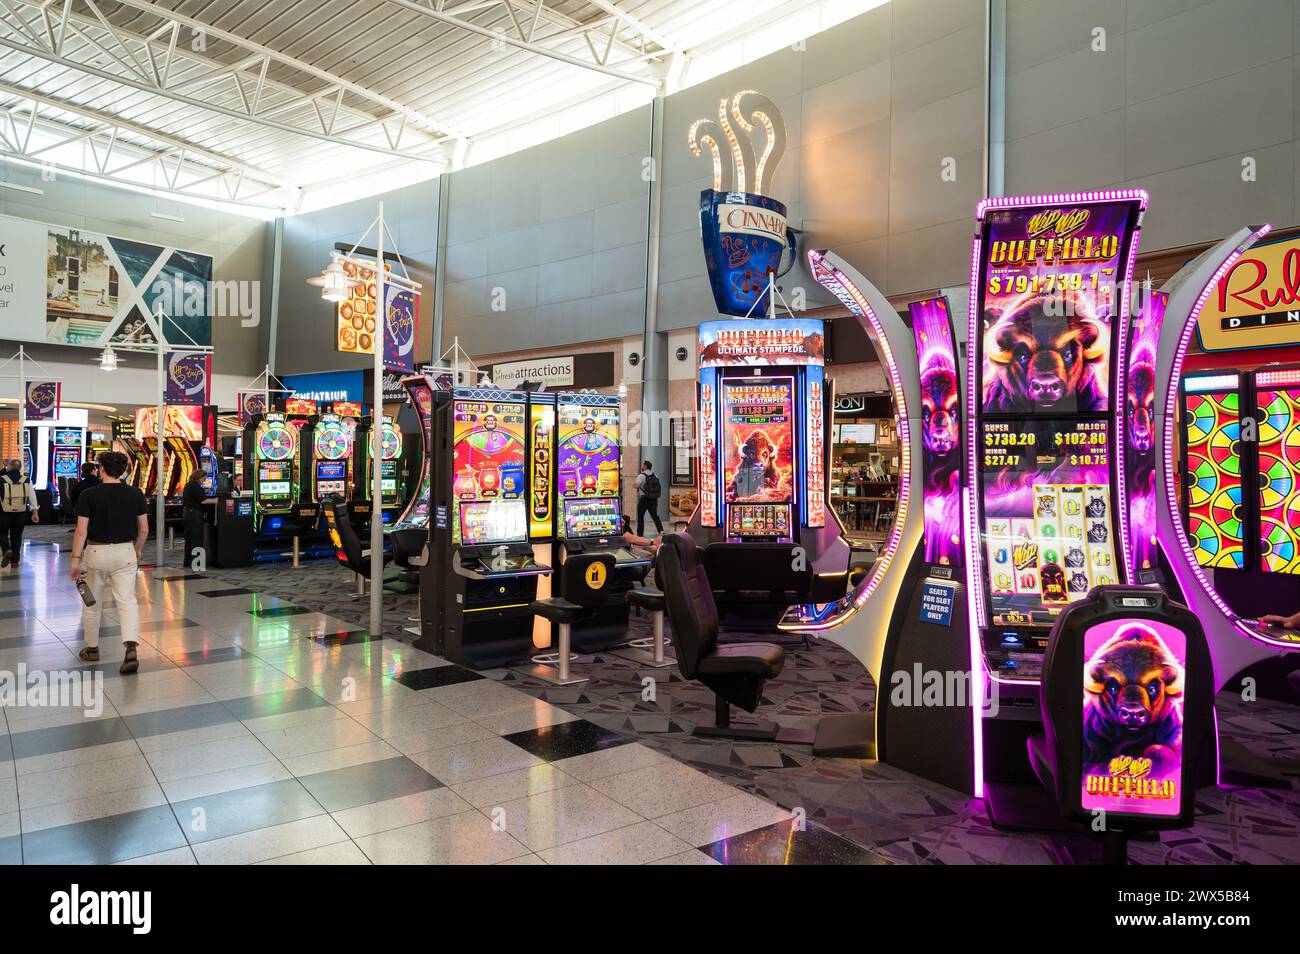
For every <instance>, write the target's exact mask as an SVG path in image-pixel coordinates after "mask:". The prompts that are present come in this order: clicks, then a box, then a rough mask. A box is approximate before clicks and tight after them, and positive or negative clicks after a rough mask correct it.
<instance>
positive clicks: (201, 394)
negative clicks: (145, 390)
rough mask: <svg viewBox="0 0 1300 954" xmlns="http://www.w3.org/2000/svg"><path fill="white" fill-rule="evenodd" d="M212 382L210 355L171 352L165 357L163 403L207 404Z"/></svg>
mask: <svg viewBox="0 0 1300 954" xmlns="http://www.w3.org/2000/svg"><path fill="white" fill-rule="evenodd" d="M211 383H212V355H210V354H171V355H168V357H167V384H166V387H165V389H164V391H163V403H164V404H208V403H210V402H209V401H208V392H209V390H210V388H211Z"/></svg>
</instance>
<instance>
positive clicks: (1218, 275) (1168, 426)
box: [1164, 225, 1295, 650]
mask: <svg viewBox="0 0 1300 954" xmlns="http://www.w3.org/2000/svg"><path fill="white" fill-rule="evenodd" d="M1272 230H1273V227H1272V226H1271V225H1262V226H1260V227H1259V229H1258V230H1257V231H1255V232H1254V233H1253V234H1252V235H1251V236H1250V237H1249V238H1248V239H1246V240H1245V241H1244V242H1242V243H1241V244H1240V245H1238V246H1237V248H1236V249H1235V250H1233V253H1232V254H1231V255H1229V256H1228V257H1227V258H1226V259H1224V260H1223V262H1222V264H1220V265H1219V267H1218V270H1217V271H1215V273H1214V275H1213V276H1212V277H1211V278H1210V280H1209V281H1208V282H1207V283H1206V285H1205V287H1204V288H1203V289H1201V294H1200V295H1198V296H1197V298H1196V304H1195V305H1193V306H1192V311H1191V314H1190V315H1188V317H1187V324H1186V325H1185V326H1184V328H1183V332H1182V337H1181V338H1179V340H1178V349H1177V350H1176V351H1175V352H1174V363H1173V367H1172V369H1171V370H1170V374H1169V391H1168V393H1167V394H1166V395H1165V420H1164V425H1165V475H1166V477H1168V476H1169V474H1170V472H1171V470H1172V468H1171V466H1170V465H1171V463H1172V462H1173V459H1174V431H1175V430H1177V428H1176V427H1175V426H1174V422H1175V421H1176V420H1177V413H1178V394H1179V387H1178V384H1179V382H1180V381H1181V380H1182V376H1183V361H1184V359H1186V357H1187V349H1188V347H1189V346H1190V345H1191V343H1192V332H1193V331H1195V330H1196V323H1197V321H1198V319H1199V318H1200V316H1201V309H1203V308H1204V307H1205V303H1206V301H1208V300H1209V297H1210V292H1211V291H1213V289H1214V287H1215V286H1216V285H1218V284H1219V282H1221V281H1222V280H1223V278H1224V276H1226V275H1227V274H1228V272H1230V271H1232V267H1233V266H1234V265H1236V264H1237V262H1238V261H1239V260H1240V259H1241V256H1242V255H1244V254H1245V253H1246V249H1248V248H1250V247H1251V246H1252V245H1254V244H1256V243H1257V242H1258V241H1259V240H1260V239H1262V238H1263V237H1264V236H1265V235H1267V234H1268V233H1269V232H1271V231H1272ZM1165 501H1166V504H1167V505H1168V507H1169V517H1170V520H1169V522H1170V523H1171V524H1173V527H1174V538H1175V539H1176V540H1177V541H1178V546H1179V549H1180V551H1181V552H1182V556H1183V562H1184V563H1185V564H1186V566H1187V569H1188V570H1189V571H1190V572H1191V574H1192V575H1193V576H1194V577H1195V578H1196V581H1197V582H1198V583H1199V584H1200V585H1201V589H1203V590H1204V591H1205V593H1206V595H1208V596H1209V597H1210V599H1211V600H1212V601H1213V602H1214V605H1215V606H1217V607H1218V608H1219V612H1221V613H1222V614H1223V615H1224V617H1225V618H1226V619H1228V620H1229V621H1230V622H1232V623H1233V625H1235V626H1236V627H1237V629H1238V631H1240V632H1241V633H1243V634H1244V635H1245V636H1247V637H1248V638H1250V639H1252V640H1254V641H1255V642H1258V643H1264V644H1265V645H1268V646H1280V647H1282V648H1284V649H1291V650H1294V649H1295V644H1294V643H1285V642H1281V641H1276V640H1272V639H1269V638H1268V637H1267V636H1263V635H1261V634H1260V633H1257V632H1255V631H1254V630H1253V629H1251V628H1249V627H1248V626H1246V625H1245V624H1243V623H1242V622H1241V618H1240V617H1239V616H1238V615H1237V614H1236V613H1234V612H1233V611H1232V610H1231V609H1230V608H1229V607H1228V604H1227V603H1225V602H1224V600H1223V597H1221V596H1220V595H1219V592H1218V590H1216V589H1215V588H1214V585H1213V584H1212V583H1211V582H1210V580H1209V577H1207V576H1206V575H1205V571H1204V570H1203V569H1202V568H1201V565H1200V564H1199V563H1197V562H1196V554H1195V553H1194V552H1193V550H1192V544H1191V542H1190V541H1189V540H1188V539H1187V531H1186V529H1184V527H1183V520H1182V514H1181V513H1180V512H1179V506H1178V492H1177V491H1176V490H1175V489H1174V482H1173V481H1172V480H1168V479H1167V480H1166V481H1165Z"/></svg>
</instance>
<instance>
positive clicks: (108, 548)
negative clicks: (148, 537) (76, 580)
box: [81, 543, 140, 646]
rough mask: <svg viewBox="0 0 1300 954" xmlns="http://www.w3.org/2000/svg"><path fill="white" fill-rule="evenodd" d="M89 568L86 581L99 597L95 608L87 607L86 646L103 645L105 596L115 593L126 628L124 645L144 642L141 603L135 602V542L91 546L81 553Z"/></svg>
mask: <svg viewBox="0 0 1300 954" xmlns="http://www.w3.org/2000/svg"><path fill="white" fill-rule="evenodd" d="M81 565H82V566H84V567H85V568H86V582H87V583H88V584H89V585H90V592H91V593H93V594H94V596H95V605H94V606H83V607H82V609H81V625H82V628H83V629H84V630H85V631H86V645H87V646H98V645H99V620H100V617H101V615H102V613H103V609H104V597H105V596H106V595H107V594H108V591H109V590H112V592H113V602H114V603H116V604H117V618H118V621H119V622H120V623H121V625H122V642H124V643H138V642H139V641H140V604H139V603H137V602H136V599H135V573H136V557H135V544H134V543H105V544H101V543H88V544H86V549H85V552H84V553H82V554H81Z"/></svg>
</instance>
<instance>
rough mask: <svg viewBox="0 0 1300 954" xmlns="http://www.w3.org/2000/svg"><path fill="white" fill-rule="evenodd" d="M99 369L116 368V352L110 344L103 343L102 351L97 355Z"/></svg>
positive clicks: (111, 369) (113, 369) (109, 369)
mask: <svg viewBox="0 0 1300 954" xmlns="http://www.w3.org/2000/svg"><path fill="white" fill-rule="evenodd" d="M99 370H101V371H116V370H117V352H116V351H114V350H113V347H112V345H105V346H104V350H103V352H101V354H100V356H99Z"/></svg>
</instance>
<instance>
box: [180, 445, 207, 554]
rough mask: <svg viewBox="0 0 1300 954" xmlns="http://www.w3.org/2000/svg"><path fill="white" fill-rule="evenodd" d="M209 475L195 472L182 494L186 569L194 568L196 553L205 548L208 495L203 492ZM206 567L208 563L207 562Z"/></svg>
mask: <svg viewBox="0 0 1300 954" xmlns="http://www.w3.org/2000/svg"><path fill="white" fill-rule="evenodd" d="M206 476H207V475H206V474H205V473H204V472H203V471H202V470H195V471H194V473H192V474H190V479H189V480H187V481H186V482H185V490H184V491H183V492H182V493H181V505H182V509H181V519H182V520H183V522H184V524H185V559H184V561H183V563H184V566H185V569H187V570H189V569H192V568H193V566H194V551H195V550H197V549H199V548H201V547H202V546H203V518H204V512H205V511H204V503H203V502H204V501H205V500H207V494H205V493H204V492H203V478H204V477H206ZM205 565H206V561H205Z"/></svg>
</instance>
